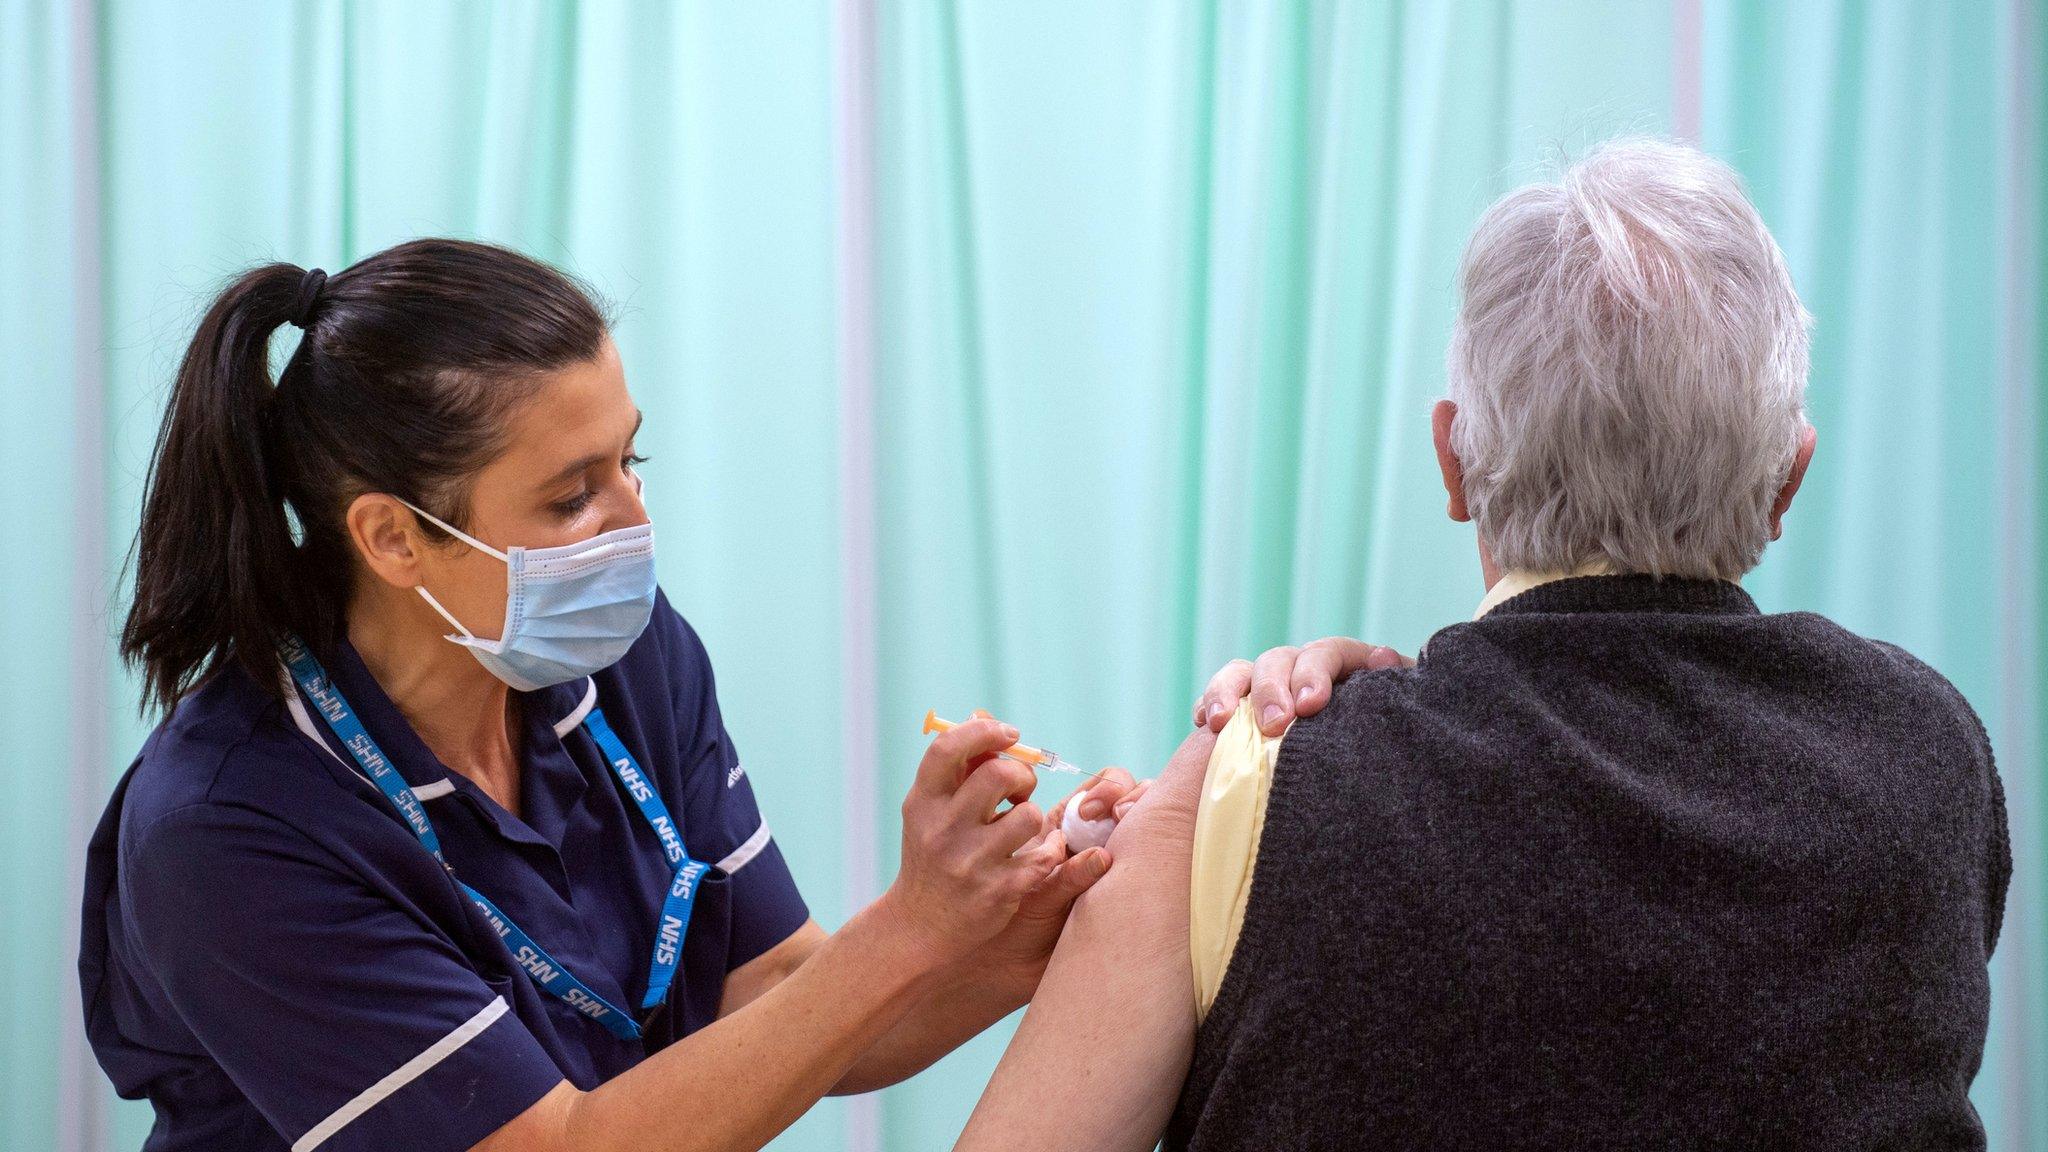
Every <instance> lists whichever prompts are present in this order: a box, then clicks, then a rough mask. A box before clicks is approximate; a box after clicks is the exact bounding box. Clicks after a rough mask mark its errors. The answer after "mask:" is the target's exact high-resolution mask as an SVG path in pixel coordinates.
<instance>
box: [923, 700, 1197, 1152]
mask: <svg viewBox="0 0 2048 1152" xmlns="http://www.w3.org/2000/svg"><path fill="white" fill-rule="evenodd" d="M1214 745H1215V736H1214V735H1213V734H1212V733H1210V732H1208V731H1207V730H1199V731H1197V732H1195V733H1194V734H1193V735H1191V736H1189V737H1188V738H1187V740H1186V741H1184V742H1182V744H1181V746H1180V749H1179V751H1177V752H1175V753H1174V756H1173V759H1172V761H1171V762H1169V763H1168V765H1167V767H1166V771H1165V772H1164V773H1162V774H1161V776H1160V778H1159V779H1158V780H1157V781H1156V782H1154V784H1153V785H1152V787H1151V788H1150V789H1148V790H1147V792H1146V795H1145V798H1144V800H1142V801H1140V802H1139V804H1138V806H1137V807H1136V808H1133V809H1132V810H1131V811H1130V812H1129V813H1128V814H1126V815H1125V817H1124V819H1123V820H1122V822H1121V823H1119V824H1118V825H1117V829H1116V833H1115V834H1114V835H1113V836H1111V837H1110V841H1109V851H1110V856H1111V859H1112V861H1113V863H1112V864H1111V866H1110V870H1109V874H1108V875H1106V876H1104V877H1103V878H1102V879H1101V880H1100V881H1097V882H1096V884H1095V886H1094V887H1093V888H1091V889H1089V890H1088V891H1087V892H1086V893H1085V894H1083V895H1082V897H1081V898H1080V900H1079V901H1078V902H1077V903H1076V904H1075V905H1074V911H1073V913H1072V915H1071V916H1069V918H1068V920H1067V925H1066V929H1065V931H1064V932H1063V933H1062V934H1061V936H1060V942H1059V947H1058V948H1057V949H1056V950H1055V951H1054V952H1053V957H1052V961H1051V963H1050V964H1049V965H1048V966H1047V968H1046V972H1045V978H1044V979H1043V980H1042V981H1040V983H1039V986H1038V994H1037V995H1036V996H1035V997H1034V998H1033V999H1032V1002H1031V1007H1030V1009H1029V1010H1028V1011H1026V1012H1025V1014H1024V1022H1023V1024H1022V1025H1021V1026H1019V1027H1018V1029H1017V1035H1016V1037H1015V1038H1014V1039H1012V1040H1011V1042H1010V1047H1009V1049H1008V1051H1006V1052H1005V1053H1004V1054H1003V1059H1002V1063H1001V1064H1000V1065H998V1066H997V1068H996V1074H995V1076H994V1078H993V1079H991V1080H990V1081H989V1086H988V1089H987V1091H986V1092H984V1093H983V1094H982V1097H981V1101H980V1103H979V1104H977V1105H976V1106H975V1109H974V1115H973V1117H972V1118H971V1119H970V1120H969V1121H968V1125H967V1131H966V1132H965V1133H963V1134H962V1135H961V1137H960V1143H959V1145H958V1146H957V1147H958V1148H960V1149H1008V1148H1016V1147H1023V1146H1026V1145H1027V1143H1028V1144H1029V1145H1030V1146H1032V1147H1036V1148H1040V1149H1054V1150H1056V1149H1068V1148H1071V1149H1076V1150H1081V1149H1089V1150H1094V1149H1130V1150H1132V1152H1142V1150H1144V1149H1149V1148H1151V1147H1152V1146H1153V1145H1154V1144H1155V1143H1157V1142H1158V1140H1159V1134H1160V1132H1161V1131H1162V1130H1163V1129H1164V1128H1165V1125H1166V1119H1167V1115H1168V1113H1169V1112H1170V1111H1171V1110H1172V1107H1173V1102H1174V1099H1175V1098H1176V1097H1177V1096H1178V1095H1179V1092H1180V1087H1181V1082H1182V1081H1183V1080H1184V1079H1185V1078H1186V1076H1187V1065H1188V1057H1189V1053H1190V1052H1191V1051H1192V1049H1193V1045H1194V1033H1195V993H1194V977H1193V974H1192V972H1191V970H1190V966H1189V961H1188V866H1189V858H1190V853H1191V851H1192V841H1193V836H1194V828H1195V812H1196V808H1197V807H1198V805H1199V802H1200V796H1201V785H1202V778H1203V775H1204V773H1205V772H1206V770H1207V767H1208V762H1209V753H1210V750H1211V749H1212V748H1213V747H1214ZM1049 1117H1057V1118H1058V1119H1057V1121H1056V1122H1053V1123H1048V1118H1049Z"/></svg>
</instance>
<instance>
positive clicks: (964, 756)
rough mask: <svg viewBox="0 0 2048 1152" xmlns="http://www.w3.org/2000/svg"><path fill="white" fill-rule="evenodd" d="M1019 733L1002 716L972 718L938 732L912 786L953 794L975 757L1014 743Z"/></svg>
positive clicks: (998, 750) (927, 749)
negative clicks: (982, 718) (989, 718)
mask: <svg viewBox="0 0 2048 1152" xmlns="http://www.w3.org/2000/svg"><path fill="white" fill-rule="evenodd" d="M1017 735H1018V733H1017V730H1016V729H1015V728H1012V727H1010V726H1009V725H1008V724H1005V723H1003V722H1002V721H1000V720H969V721H968V722H966V723H965V724H962V725H960V726H958V727H956V728H953V729H951V730H950V731H946V732H941V733H939V734H938V736H936V737H934V738H933V739H932V742H931V744H930V745H929V746H928V747H926V748H925V750H924V759H922V760H920V761H918V765H917V779H916V780H915V781H914V782H913V783H912V784H911V790H912V791H914V792H915V791H924V792H928V793H931V794H933V795H937V796H950V795H952V794H953V793H954V792H955V791H957V790H958V789H959V788H960V786H961V783H962V782H963V781H965V780H967V779H969V778H970V775H969V774H970V773H972V772H973V771H974V770H975V767H976V761H978V760H980V759H982V758H983V757H986V756H993V755H994V754H995V753H997V752H1000V751H1002V750H1003V749H1005V748H1008V747H1009V746H1010V745H1012V744H1015V743H1016V742H1017ZM1005 763H1007V761H1005Z"/></svg>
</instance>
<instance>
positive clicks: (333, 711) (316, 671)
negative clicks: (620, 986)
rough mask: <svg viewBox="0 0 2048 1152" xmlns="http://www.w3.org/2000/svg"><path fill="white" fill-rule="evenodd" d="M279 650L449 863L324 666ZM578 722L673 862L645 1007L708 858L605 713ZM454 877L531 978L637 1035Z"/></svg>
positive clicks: (676, 950) (395, 803)
mask: <svg viewBox="0 0 2048 1152" xmlns="http://www.w3.org/2000/svg"><path fill="white" fill-rule="evenodd" d="M281 651H282V653H283V656H284V662H285V665H286V666H287V667H289V668H290V669H291V673H292V679H293V680H295V681H297V682H298V685H299V687H300V688H302V689H304V690H305V693H306V695H307V696H308V697H309V698H311V699H312V701H313V706H314V707H315V708H317V709H319V711H320V716H321V718H322V719H323V720H325V721H327V726H328V727H329V728H330V729H332V730H333V732H334V735H335V736H336V737H337V738H339V739H340V740H341V742H342V745H343V746H344V747H346V748H347V749H348V751H349V755H351V756H353V757H355V760H356V763H358V764H360V765H362V767H363V771H364V772H365V773H367V774H368V775H369V777H370V780H371V782H373V783H374V784H376V785H377V789H378V790H379V791H381V792H383V793H384V798H385V799H386V800H389V801H391V806H392V807H393V808H396V809H398V814H399V816H401V817H403V818H404V820H405V822H406V824H407V825H409V826H410V827H411V828H412V834H413V835H414V836H415V837H417V838H418V839H419V842H420V845H421V846H422V847H424V848H425V849H426V850H427V851H429V852H432V853H433V854H434V859H436V860H439V861H441V866H442V867H443V868H448V861H447V859H446V858H445V857H443V856H442V855H441V839H440V837H438V836H436V835H434V825H433V822H432V821H430V820H428V819H427V810H426V809H425V808H423V807H421V806H420V802H419V799H418V798H417V797H415V796H414V795H413V794H412V789H411V788H409V787H407V786H406V783H405V779H404V778H403V777H401V776H400V775H399V774H398V769H397V767H396V766H394V765H393V764H392V763H391V761H390V760H389V759H387V758H385V755H384V752H383V750H382V749H380V748H378V747H377V742H376V741H374V740H372V739H370V734H369V733H368V732H367V731H365V730H364V729H363V725H362V721H360V720H357V719H356V714H355V711H354V710H353V709H351V708H350V707H349V705H348V701H346V700H344V699H342V698H341V693H340V692H339V691H337V690H336V689H335V687H334V684H333V683H332V682H331V681H329V680H328V679H327V670H326V669H324V668H322V667H321V666H320V662H319V661H318V660H315V659H313V654H312V653H311V652H309V651H307V650H306V646H305V645H304V644H303V643H301V642H300V641H299V640H298V638H297V637H293V638H292V639H290V640H288V641H286V642H285V644H284V646H283V648H282V649H281ZM583 726H584V727H585V728H587V729H589V731H590V735H591V738H592V739H594V740H596V741H597V746H598V748H599V750H601V751H602V752H603V753H604V758H605V760H606V761H608V762H609V763H610V764H611V766H612V772H613V773H615V774H616V775H617V776H618V778H619V782H620V783H621V784H624V785H625V786H626V791H627V792H628V793H629V794H631V795H632V797H633V803H634V804H635V805H637V806H638V807H639V809H640V815H642V816H644V817H646V819H647V823H648V825H649V826H650V827H652V828H653V829H654V832H655V835H657V836H659V837H661V851H662V854H663V855H665V856H667V857H668V862H669V865H670V866H671V867H673V868H674V869H675V878H674V879H673V880H671V881H670V882H669V886H668V896H667V898H666V899H664V900H663V901H662V904H661V924H660V926H659V927H658V928H657V929H656V930H655V933H654V959H653V960H652V961H651V962H650V963H649V965H648V969H647V995H646V997H645V998H643V999H642V1000H641V1002H640V1008H641V1010H642V1011H646V1010H648V1009H650V1008H654V1007H656V1006H658V1005H659V1004H660V1003H661V1002H662V1001H663V1000H664V999H666V998H667V996H668V988H669V985H670V984H671V983H672V982H674V980H675V976H676V965H677V964H678V963H680V962H681V960H682V954H683V934H684V933H686V932H688V931H689V929H690V909H691V908H692V906H694V905H695V904H696V901H697V885H698V883H699V882H700V881H702V880H703V879H704V873H705V872H707V871H709V870H710V866H709V865H707V864H704V863H702V862H700V861H697V860H692V859H690V855H689V853H687V852H685V851H684V850H683V838H682V836H681V835H680V834H679V833H677V831H676V824H675V821H674V820H671V819H669V814H668V806H667V805H666V804H663V803H662V802H661V796H660V795H659V794H658V793H656V792H655V790H654V786H653V785H652V784H650V783H648V780H647V777H646V776H645V775H643V774H642V773H641V771H640V766H639V765H638V764H637V763H635V762H634V760H633V754H632V753H631V752H628V751H626V746H625V744H623V743H621V742H620V740H619V738H618V736H617V734H615V733H614V732H613V731H612V728H611V725H609V724H607V723H605V719H604V713H603V712H601V711H599V710H598V709H596V708H592V709H591V710H590V715H589V716H587V717H585V718H584V720H583ZM448 870H449V874H450V875H451V876H452V875H454V871H455V870H454V869H453V868H449V869H448ZM455 883H456V884H457V885H458V886H460V887H461V889H462V892H463V894H464V895H466V896H468V897H469V898H470V900H471V901H472V902H473V903H475V904H476V906H477V907H478V908H479V909H481V910H482V912H483V914H484V916H485V918H486V919H488V920H489V921H490V922H491V926H492V927H493V928H495V929H497V931H498V935H499V936H501V937H503V938H504V940H505V946H506V947H507V948H509V949H510V950H511V952H512V958H513V959H514V960H517V961H518V962H519V966H520V967H522V968H524V969H526V971H527V974H528V975H530V976H532V977H533V979H534V981H535V982H536V983H538V984H539V985H540V986H541V987H542V988H545V989H547V990H548V991H549V992H551V993H553V994H554V995H555V996H556V997H557V998H559V999H560V1000H561V1001H562V1002H563V1003H565V1004H567V1005H569V1006H570V1007H571V1008H574V1009H575V1010H576V1011H578V1012H581V1013H583V1014H584V1015H585V1016H588V1017H590V1018H591V1019H592V1020H595V1021H597V1022H598V1023H599V1024H602V1025H604V1026H605V1027H606V1028H608V1029H610V1030H611V1032H612V1034H613V1035H615V1036H617V1037H619V1038H620V1039H621V1040H638V1039H639V1038H640V1025H639V1023H638V1022H637V1021H636V1020H634V1019H633V1017H632V1016H631V1015H630V1014H628V1013H626V1012H624V1011H622V1010H620V1009H619V1008H617V1007H614V1006H613V1005H612V1004H610V1003H608V1002H607V1001H606V1000H605V999H604V997H602V996H599V995H598V994H597V993H596V992H593V991H591V989H590V987H589V986H588V985H586V984H584V983H583V981H581V980H578V979H577V978H576V977H575V976H574V975H573V974H571V973H570V971H569V970H568V969H567V968H564V967H562V966H561V965H560V964H557V963H555V961H554V959H553V958H552V957H550V956H549V955H548V954H547V951H546V949H543V948H542V947H541V946H540V945H539V944H537V943H535V942H534V940H533V938H532V937H530V936H528V935H527V934H526V933H525V932H523V931H521V930H520V928H519V925H517V924H514V923H513V922H512V919H511V917H509V916H507V915H505V914H504V913H503V912H501V911H499V910H498V906H497V905H496V904H493V903H491V902H490V900H489V898H487V897H486V896H485V895H484V894H483V893H481V892H479V891H477V890H476V889H474V888H471V887H470V886H469V885H467V884H464V883H462V880H461V878H460V877H456V879H455Z"/></svg>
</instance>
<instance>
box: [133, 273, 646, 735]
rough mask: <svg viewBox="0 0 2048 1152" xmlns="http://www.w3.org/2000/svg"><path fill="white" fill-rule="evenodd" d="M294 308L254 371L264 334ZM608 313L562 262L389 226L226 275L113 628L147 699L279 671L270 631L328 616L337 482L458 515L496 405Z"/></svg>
mask: <svg viewBox="0 0 2048 1152" xmlns="http://www.w3.org/2000/svg"><path fill="white" fill-rule="evenodd" d="M301 321H302V322H303V323H304V326H305V329H306V331H305V334H304V336H303V337H302V338H301V339H300V341H299V346H298V349H297V351H295V352H294V353H293V354H292V356H291V359H290V360H289V361H288V362H287V363H286V365H285V368H284V371H283V372H282V373H280V375H279V377H278V379H277V381H276V383H275V384H273V383H272V381H271V377H270V368H269V356H270V338H271V335H272V334H273V333H275V332H276V331H277V329H278V328H279V327H280V326H282V325H284V324H286V323H287V322H301ZM605 333H606V322H605V318H604V315H603V313H602V312H600V311H599V309H598V307H597V306H596V304H595V303H594V302H593V301H592V299H591V296H590V294H589V293H588V292H587V291H586V290H584V289H583V288H582V287H581V286H580V285H578V284H577V283H576V282H575V281H573V280H571V279H570V278H569V277H567V276H565V275H564V274H562V273H561V272H559V271H557V270H555V269H553V268H550V267H548V266H547V265H545V264H541V263H539V262H538V261H535V260H532V259H530V258H528V257H525V256H522V255H520V254H518V253H516V252H512V251H510V250H507V249H504V248H497V247H493V246H490V245H484V244H474V243H468V242H464V241H456V240H417V241H412V242H410V243H406V244H401V245H399V246H397V247H395V248H390V249H387V250H385V251H383V252H380V253H378V254H376V255H374V256H371V257H368V258H366V259H364V260H362V261H360V262H359V263H357V264H355V265H353V266H351V267H350V268H348V269H347V270H346V271H343V272H339V273H336V274H335V275H334V276H333V277H332V278H328V279H325V281H324V283H323V282H322V280H321V277H320V276H318V275H317V274H308V273H306V272H305V271H304V270H302V269H300V268H298V267H295V266H293V265H290V264H270V265H266V266H264V267H261V268H257V269H255V270H253V271H251V272H248V273H246V274H245V275H243V276H242V277H241V278H240V279H238V280H236V281H235V282H234V283H233V284H232V285H230V286H229V287H228V288H227V289H226V290H225V291H224V292H222V293H221V294H220V296H219V298H218V299H216V300H215V301H214V302H213V306H212V307H211V308H209V309H208V310H207V313H206V317H205V319H204V320H202V321H201V322H200V325H199V331H198V333H197V334H196V335H194V336H193V338H192V344H191V347H190V348H188V349H187V350H186V352H185V358H184V361H183V363H182V364H180V365H179V368H178V377H177V382H176V384H175V386H174V387H173V389H172V393H171V398H170V405H169V410H168V412H167V413H166V415H165V418H164V423H163V427H162V430H161V431H160V432H159V434H158V436H157V443H156V452H155V456H154V457H153V459H152V461H151V464H150V474H149V483H148V488H147V491H146V494H145V495H144V498H143V510H142V525H141V529H140V531H139V532H138V533H137V536H136V542H135V552H134V565H135V599H134V603H133V605H132V607H131V608H130V609H129V613H128V620H127V624H126V626H125V627H124V629H123V630H122V634H121V654H122V656H123V657H124V658H125V659H127V660H128V661H129V662H130V663H131V664H133V665H137V666H139V667H140V669H141V671H142V673H143V700H144V708H145V709H149V708H151V707H156V708H162V709H168V708H170V707H171V706H172V705H174V704H175V703H176V702H177V699H178V697H180V696H182V695H183V694H184V693H185V692H186V691H187V690H189V689H190V688H191V687H193V686H194V685H195V684H197V683H199V682H201V681H203V680H205V679H206V678H207V677H209V676H211V675H213V674H214V673H215V672H216V671H218V670H220V669H221V668H222V667H224V666H226V665H228V664H229V663H231V662H233V663H239V664H240V665H241V666H242V667H243V668H245V669H247V670H248V672H249V674H250V675H251V676H253V677H255V678H256V680H257V682H258V683H259V684H261V685H263V686H264V687H265V688H266V689H269V690H271V691H276V690H277V685H278V671H277V655H276V653H277V646H278V643H279V642H280V641H281V640H282V639H283V638H284V637H285V636H287V635H292V634H296V635H298V636H300V637H302V638H303V639H305V640H306V641H307V642H308V643H309V644H312V645H314V647H315V648H316V649H318V648H324V647H325V646H327V645H328V644H331V643H332V642H333V641H334V640H335V639H336V638H338V637H339V636H340V634H341V632H342V630H343V627H344V620H343V615H344V612H345V610H346V608H347V604H348V597H349V590H350V580H351V578H352V573H353V571H354V558H353V555H352V553H351V550H350V547H349V543H348V537H347V530H346V527H345V526H344V522H343V517H344V515H345V513H346V511H347V509H348V505H349V503H350V502H351V501H353V500H354V499H355V498H356V497H357V496H359V495H362V494H363V493H365V492H388V493H391V494H392V495H395V496H401V497H404V498H405V499H408V500H411V501H413V502H414V503H416V504H419V505H421V506H422V507H425V508H428V509H431V510H433V511H434V512H435V513H436V515H439V516H441V517H442V518H443V519H445V520H448V521H449V522H450V523H455V524H461V523H464V522H465V521H466V520H467V507H466V504H467V494H468V483H467V482H468V478H469V477H470V476H471V475H472V474H473V473H474V472H475V471H476V470H477V469H478V468H480V467H482V465H483V464H484V463H485V462H487V461H488V460H489V459H490V458H491V456H492V455H493V454H495V453H496V452H497V451H498V450H499V449H500V448H501V447H502V445H503V435H504V429H505V426H506V424H507V420H506V417H507V415H508V414H509V412H510V411H511V410H512V409H513V408H514V407H515V406H516V405H517V404H519V403H520V402H521V401H523V400H525V399H526V398H527V397H528V396H530V395H531V394H532V392H533V390H534V388H535V387H536V386H537V379H538V377H539V376H540V375H541V374H543V373H546V372H549V371H553V370H555V369H559V368H564V367H567V366H569V365H571V364H575V363H578V362H580V361H583V360H588V359H590V358H592V357H594V356H596V355H597V354H598V352H599V351H600V350H601V349H602V348H603V346H604V341H605ZM287 506H289V512H288V511H287ZM293 516H296V518H297V521H298V524H297V531H296V532H295V531H294V526H293V523H292V517H293Z"/></svg>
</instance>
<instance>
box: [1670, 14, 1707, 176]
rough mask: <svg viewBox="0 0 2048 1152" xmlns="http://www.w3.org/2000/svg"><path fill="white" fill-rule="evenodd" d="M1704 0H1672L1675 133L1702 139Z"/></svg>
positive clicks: (1672, 111) (1694, 141)
mask: <svg viewBox="0 0 2048 1152" xmlns="http://www.w3.org/2000/svg"><path fill="white" fill-rule="evenodd" d="M1700 3H1701V0H1671V134H1672V135H1673V136H1676V137H1678V138H1679V139H1680V140H1686V141H1690V142H1692V143H1695V144H1697V143H1699V139H1700V84H1701V79H1700V77H1701V74H1702V69H1703V67H1704V64H1703V62H1702V57H1701V52H1702V44H1701V35H1702V33H1701V27H1702V23H1703V21H1704V20H1705V14H1704V13H1703V12H1701V10H1700Z"/></svg>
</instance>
